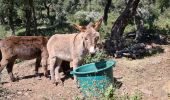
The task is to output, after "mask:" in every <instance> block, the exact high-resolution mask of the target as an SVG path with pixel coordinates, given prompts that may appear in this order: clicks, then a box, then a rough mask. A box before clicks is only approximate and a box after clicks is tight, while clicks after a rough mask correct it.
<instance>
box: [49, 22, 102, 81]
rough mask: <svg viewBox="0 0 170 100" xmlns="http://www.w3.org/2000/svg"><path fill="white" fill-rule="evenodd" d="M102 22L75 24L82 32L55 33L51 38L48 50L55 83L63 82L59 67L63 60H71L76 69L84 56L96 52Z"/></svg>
mask: <svg viewBox="0 0 170 100" xmlns="http://www.w3.org/2000/svg"><path fill="white" fill-rule="evenodd" d="M101 23H102V19H100V20H99V21H98V22H96V23H95V24H89V25H88V26H79V25H74V27H75V28H76V29H78V30H79V31H80V33H73V34H55V35H53V36H52V37H51V38H50V39H49V41H48V43H47V50H48V53H49V64H50V74H51V80H52V82H53V83H56V84H60V83H62V81H61V78H60V75H59V69H60V65H61V63H62V61H63V60H66V61H70V65H71V67H73V69H75V68H76V67H78V66H79V65H80V64H81V62H82V60H83V57H84V56H85V55H86V54H87V53H90V54H94V53H95V51H96V47H97V43H98V42H99V38H100V34H99V32H97V30H98V29H99V27H100V25H101ZM74 80H75V81H76V77H74Z"/></svg>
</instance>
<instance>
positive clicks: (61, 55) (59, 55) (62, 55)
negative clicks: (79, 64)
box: [56, 53, 72, 61]
mask: <svg viewBox="0 0 170 100" xmlns="http://www.w3.org/2000/svg"><path fill="white" fill-rule="evenodd" d="M56 57H57V58H58V59H61V60H65V61H72V58H71V54H67V53H57V54H56Z"/></svg>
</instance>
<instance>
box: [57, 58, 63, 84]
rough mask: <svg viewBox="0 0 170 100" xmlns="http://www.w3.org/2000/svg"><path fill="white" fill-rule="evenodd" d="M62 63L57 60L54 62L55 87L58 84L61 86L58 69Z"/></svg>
mask: <svg viewBox="0 0 170 100" xmlns="http://www.w3.org/2000/svg"><path fill="white" fill-rule="evenodd" d="M61 63H62V60H60V59H57V60H56V67H55V80H56V85H58V84H60V85H63V82H62V80H61V78H60V73H59V69H60V65H61Z"/></svg>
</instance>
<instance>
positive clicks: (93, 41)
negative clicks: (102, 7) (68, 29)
mask: <svg viewBox="0 0 170 100" xmlns="http://www.w3.org/2000/svg"><path fill="white" fill-rule="evenodd" d="M102 20H103V19H102V18H101V19H100V20H99V21H97V22H96V23H95V24H92V23H90V24H89V25H87V26H80V25H74V27H75V28H76V29H78V30H79V31H80V33H81V34H82V39H83V45H84V48H85V49H86V50H88V52H89V53H90V54H94V53H95V52H96V48H97V44H98V43H99V40H100V33H99V32H98V29H99V28H100V26H101V23H102Z"/></svg>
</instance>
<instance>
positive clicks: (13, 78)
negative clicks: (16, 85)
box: [6, 60, 16, 82]
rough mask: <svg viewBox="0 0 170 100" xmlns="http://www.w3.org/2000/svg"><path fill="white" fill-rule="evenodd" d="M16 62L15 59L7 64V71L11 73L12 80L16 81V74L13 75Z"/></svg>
mask: <svg viewBox="0 0 170 100" xmlns="http://www.w3.org/2000/svg"><path fill="white" fill-rule="evenodd" d="M14 62H15V60H13V61H11V62H9V63H8V64H7V67H6V69H7V72H8V74H9V76H10V79H11V81H12V82H14V81H15V80H16V79H15V77H14V75H13V72H12V70H13V65H14Z"/></svg>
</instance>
